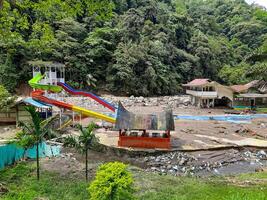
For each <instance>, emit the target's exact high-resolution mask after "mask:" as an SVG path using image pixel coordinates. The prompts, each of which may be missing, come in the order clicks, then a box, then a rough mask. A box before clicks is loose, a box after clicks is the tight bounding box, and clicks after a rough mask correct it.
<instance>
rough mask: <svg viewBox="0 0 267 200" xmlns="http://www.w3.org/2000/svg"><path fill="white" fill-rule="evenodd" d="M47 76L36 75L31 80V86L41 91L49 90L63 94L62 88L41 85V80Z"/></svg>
mask: <svg viewBox="0 0 267 200" xmlns="http://www.w3.org/2000/svg"><path fill="white" fill-rule="evenodd" d="M44 76H45V75H42V74H41V73H38V74H36V76H34V77H33V78H32V79H31V80H29V85H30V86H31V87H32V88H35V89H40V90H49V91H52V92H61V91H62V88H61V87H60V86H57V85H42V84H40V83H39V81H40V80H42V79H43V78H44Z"/></svg>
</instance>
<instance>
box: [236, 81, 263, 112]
mask: <svg viewBox="0 0 267 200" xmlns="http://www.w3.org/2000/svg"><path fill="white" fill-rule="evenodd" d="M231 88H232V89H233V90H234V103H233V107H234V109H235V110H257V111H264V112H267V82H266V81H263V80H254V81H251V82H249V83H247V84H245V85H233V86H231Z"/></svg>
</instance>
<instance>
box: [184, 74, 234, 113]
mask: <svg viewBox="0 0 267 200" xmlns="http://www.w3.org/2000/svg"><path fill="white" fill-rule="evenodd" d="M183 86H184V87H185V88H186V94H189V95H190V96H191V102H192V104H193V105H195V106H198V107H201V108H210V107H215V106H228V107H232V102H233V93H234V91H233V89H232V88H230V87H228V86H224V85H221V84H219V83H217V82H216V81H211V80H209V79H195V80H193V81H191V82H189V83H187V84H183Z"/></svg>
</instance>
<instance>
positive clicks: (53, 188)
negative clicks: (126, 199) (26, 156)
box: [0, 162, 88, 200]
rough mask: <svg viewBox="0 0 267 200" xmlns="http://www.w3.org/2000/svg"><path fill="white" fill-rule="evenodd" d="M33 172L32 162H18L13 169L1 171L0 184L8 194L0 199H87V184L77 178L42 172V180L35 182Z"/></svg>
mask: <svg viewBox="0 0 267 200" xmlns="http://www.w3.org/2000/svg"><path fill="white" fill-rule="evenodd" d="M35 170H36V166H35V165H34V164H33V162H20V163H19V164H17V165H16V166H14V167H13V166H12V167H7V168H6V169H4V170H1V171H0V180H1V183H2V184H4V185H6V186H7V187H8V190H9V192H8V193H7V194H1V196H0V199H1V200H18V199H20V200H30V199H40V198H41V199H46V198H47V199H51V200H57V199H59V198H60V199H66V200H72V199H77V200H79V199H88V193H87V191H86V187H87V183H85V182H84V181H82V180H80V179H79V178H73V177H63V176H62V175H59V174H57V173H52V172H48V171H46V170H44V171H43V173H42V178H41V179H40V181H37V180H36V178H35V176H33V175H32V174H33V173H34V171H35Z"/></svg>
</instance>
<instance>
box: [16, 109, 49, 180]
mask: <svg viewBox="0 0 267 200" xmlns="http://www.w3.org/2000/svg"><path fill="white" fill-rule="evenodd" d="M25 110H26V111H27V112H29V114H30V116H31V122H30V123H29V124H27V123H25V122H20V124H19V126H20V127H21V128H22V131H21V132H20V134H18V135H17V138H16V139H17V140H18V142H16V144H18V145H19V146H22V147H24V148H30V147H36V166H37V170H36V173H37V180H39V179H40V164H39V155H40V152H39V147H40V144H41V143H42V142H43V141H44V140H45V139H49V138H51V136H52V134H51V130H50V129H49V128H48V126H47V125H48V123H49V122H50V120H47V121H46V122H45V123H42V120H41V118H40V115H39V113H38V112H37V111H36V110H35V108H34V107H33V106H28V107H26V108H25Z"/></svg>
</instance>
